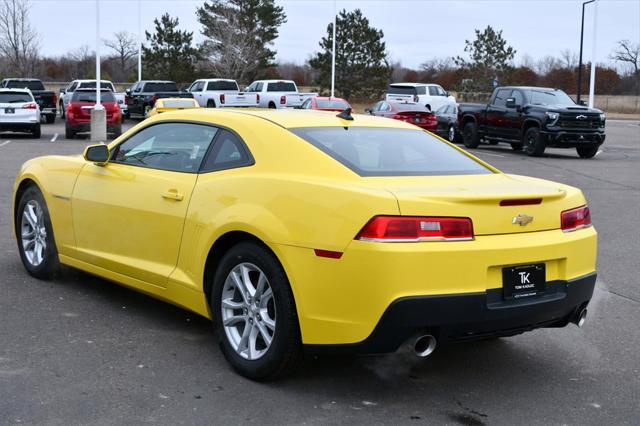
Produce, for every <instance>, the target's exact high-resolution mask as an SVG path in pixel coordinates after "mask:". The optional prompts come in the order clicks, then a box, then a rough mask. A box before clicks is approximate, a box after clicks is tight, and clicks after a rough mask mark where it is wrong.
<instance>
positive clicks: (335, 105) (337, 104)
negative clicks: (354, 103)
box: [316, 99, 349, 109]
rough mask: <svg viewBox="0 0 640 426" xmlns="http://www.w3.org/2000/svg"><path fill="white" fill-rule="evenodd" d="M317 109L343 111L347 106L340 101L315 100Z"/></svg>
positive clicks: (344, 102)
mask: <svg viewBox="0 0 640 426" xmlns="http://www.w3.org/2000/svg"><path fill="white" fill-rule="evenodd" d="M316 104H317V105H318V108H321V109H322V108H331V109H345V108H349V104H348V103H347V102H346V101H343V100H341V99H330V100H329V99H317V100H316Z"/></svg>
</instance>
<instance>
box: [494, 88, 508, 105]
mask: <svg viewBox="0 0 640 426" xmlns="http://www.w3.org/2000/svg"><path fill="white" fill-rule="evenodd" d="M508 97H509V89H500V90H498V93H496V98H495V99H494V100H493V106H497V107H506V106H507V98H508Z"/></svg>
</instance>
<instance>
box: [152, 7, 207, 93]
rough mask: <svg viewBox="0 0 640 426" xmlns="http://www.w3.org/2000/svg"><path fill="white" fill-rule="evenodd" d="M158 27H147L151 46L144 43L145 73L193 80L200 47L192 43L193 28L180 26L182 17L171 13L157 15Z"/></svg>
mask: <svg viewBox="0 0 640 426" xmlns="http://www.w3.org/2000/svg"><path fill="white" fill-rule="evenodd" d="M153 22H154V24H155V31H154V33H153V34H150V33H149V32H148V31H145V35H146V38H147V42H148V43H149V47H147V46H142V55H143V58H142V65H143V75H144V77H145V78H147V79H153V78H157V79H160V78H161V79H167V78H168V79H169V80H173V81H176V82H178V83H187V82H190V81H193V79H194V77H195V63H196V61H197V60H198V57H199V54H198V50H197V49H196V48H194V47H193V46H192V41H193V32H188V31H182V30H178V29H177V27H178V23H179V21H178V18H175V19H173V18H171V16H169V14H168V13H165V14H164V15H162V16H161V17H160V20H158V19H157V18H156V19H154V21H153Z"/></svg>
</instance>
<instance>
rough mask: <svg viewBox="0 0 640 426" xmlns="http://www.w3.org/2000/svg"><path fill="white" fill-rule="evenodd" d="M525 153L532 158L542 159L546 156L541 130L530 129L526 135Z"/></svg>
mask: <svg viewBox="0 0 640 426" xmlns="http://www.w3.org/2000/svg"><path fill="white" fill-rule="evenodd" d="M523 145H524V151H525V152H526V153H527V155H529V156H531V157H540V156H541V155H542V154H544V149H545V146H544V141H542V140H541V138H540V130H538V128H537V127H529V128H528V129H527V131H526V132H525V133H524V144H523Z"/></svg>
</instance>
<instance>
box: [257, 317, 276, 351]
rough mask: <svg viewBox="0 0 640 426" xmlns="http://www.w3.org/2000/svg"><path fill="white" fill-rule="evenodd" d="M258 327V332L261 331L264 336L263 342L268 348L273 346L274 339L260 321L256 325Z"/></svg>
mask: <svg viewBox="0 0 640 426" xmlns="http://www.w3.org/2000/svg"><path fill="white" fill-rule="evenodd" d="M256 326H257V327H258V330H260V335H261V336H262V340H264V343H265V344H266V345H267V347H269V346H271V340H273V338H272V337H271V336H270V335H269V331H267V328H266V327H265V326H264V325H263V324H262V323H261V322H260V321H258V322H257V323H256Z"/></svg>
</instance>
